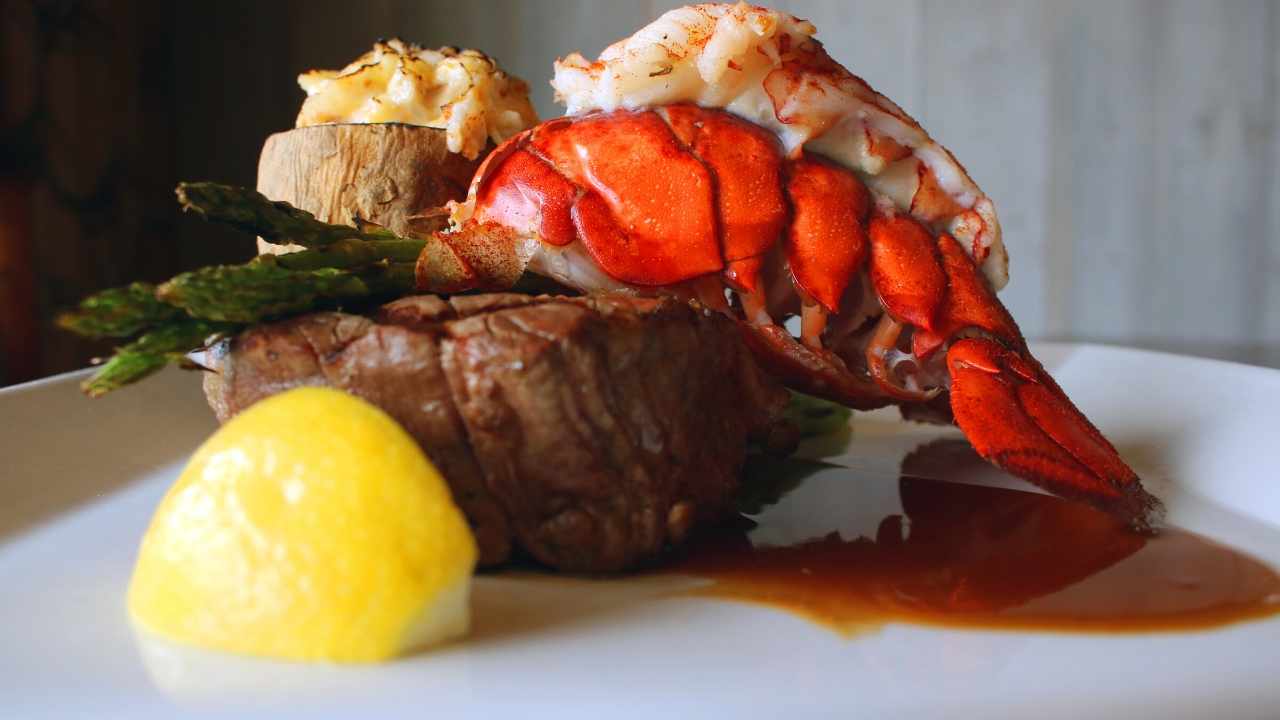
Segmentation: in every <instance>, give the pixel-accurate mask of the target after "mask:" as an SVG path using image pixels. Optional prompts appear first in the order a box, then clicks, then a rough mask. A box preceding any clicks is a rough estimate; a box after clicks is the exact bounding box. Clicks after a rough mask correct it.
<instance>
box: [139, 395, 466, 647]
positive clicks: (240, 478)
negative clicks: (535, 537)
mask: <svg viewBox="0 0 1280 720" xmlns="http://www.w3.org/2000/svg"><path fill="white" fill-rule="evenodd" d="M475 562H476V544H475V539H474V538H473V537H472V534H471V530H470V528H468V526H467V523H466V520H465V519H464V518H463V515H462V513H461V512H460V511H459V510H458V508H457V506H456V505H454V503H453V498H452V496H451V495H450V493H449V488H448V486H447V485H446V484H445V482H444V480H443V478H441V476H440V473H439V472H437V471H436V469H435V468H434V467H433V466H432V465H431V463H430V461H429V460H428V459H427V458H426V456H425V455H424V454H423V453H422V450H421V449H420V448H419V447H418V445H417V444H416V443H415V442H414V441H413V439H412V438H411V437H410V436H409V435H408V433H406V432H405V431H404V430H403V429H402V428H401V427H400V426H399V425H397V424H396V422H395V421H394V420H392V419H391V418H390V417H389V416H387V415H386V414H385V413H384V412H382V411H381V410H379V409H378V408H376V407H374V406H372V405H370V404H369V403H367V402H365V401H363V400H359V399H357V398H355V397H352V396H351V395H347V394H345V393H342V392H339V391H337V390H330V389H322V388H302V389H296V390H290V391H288V392H285V393H282V394H280V395H276V396H274V397H271V398H268V399H266V400H263V401H261V402H259V403H257V404H255V405H254V406H252V407H251V408H249V409H248V410H247V411H245V412H243V413H241V414H240V415H238V416H237V417H235V418H234V419H232V420H231V421H230V422H228V423H227V424H226V425H224V426H223V427H222V428H221V429H220V430H218V432H217V433H215V434H214V435H213V436H212V437H210V438H209V439H208V440H207V441H206V442H205V443H204V445H202V446H201V447H200V449H199V450H197V451H196V454H195V455H194V456H192V458H191V461H190V462H189V463H188V465H187V467H186V469H185V470H184V471H183V472H182V475H181V476H180V477H179V478H178V480H177V482H176V483H174V485H173V487H172V488H170V489H169V492H168V493H167V494H166V495H165V497H164V500H162V501H161V503H160V506H159V507H158V508H157V510H156V513H155V516H154V518H153V519H152V521H151V526H150V528H149V529H148V530H147V533H146V535H145V537H143V539H142V546H141V549H140V551H139V555H138V561H137V565H136V566H135V568H134V573H133V580H132V582H131V584H130V587H129V598H128V605H129V612H130V614H131V616H132V617H133V619H134V622H135V623H136V624H137V625H139V626H141V627H142V628H143V629H145V630H149V631H152V632H154V633H157V634H159V635H161V636H164V637H166V638H168V639H170V640H174V641H177V642H180V643H186V644H191V645H198V646H203V647H208V648H213V649H218V650H226V651H232V652H238V653H245V654H250V655H262V656H270V657H278V658H288V659H296V660H324V661H335V662H372V661H378V660H383V659H387V658H390V657H393V656H395V655H397V654H399V653H402V652H404V651H407V650H410V649H415V648H419V647H423V646H425V645H428V644H433V643H438V642H442V641H445V640H448V639H451V638H455V637H458V636H461V635H463V634H465V633H466V632H467V629H468V626H469V623H470V611H469V594H470V587H471V575H472V572H473V570H474V569H475Z"/></svg>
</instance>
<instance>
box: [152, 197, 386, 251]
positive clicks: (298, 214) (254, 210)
mask: <svg viewBox="0 0 1280 720" xmlns="http://www.w3.org/2000/svg"><path fill="white" fill-rule="evenodd" d="M177 194H178V203H179V204H180V205H182V208H183V209H184V210H192V211H194V212H196V213H198V214H200V215H201V216H203V217H204V218H205V219H206V220H212V221H215V222H220V223H225V224H227V225H231V226H233V227H237V228H240V229H241V230H244V231H245V232H249V233H253V234H255V235H258V236H261V237H262V238H263V239H264V240H267V241H268V242H273V243H280V244H288V243H293V244H295V245H302V246H303V247H308V248H311V247H324V246H325V245H330V244H332V243H335V242H337V241H339V240H345V239H347V238H358V239H361V240H384V239H387V237H388V235H391V233H389V232H386V231H381V232H378V231H369V232H361V231H359V230H357V229H355V228H351V227H347V226H346V225H330V224H329V223H324V222H320V221H319V220H317V219H316V216H315V215H312V214H311V213H309V212H307V211H306V210H299V209H298V208H295V207H293V206H292V205H290V204H289V203H286V202H273V201H271V200H268V199H267V198H266V197H265V196H264V195H262V193H259V192H255V191H253V190H250V189H249V188H242V187H233V186H231V185H219V184H218V183H209V182H197V183H179V184H178V189H177ZM392 237H394V236H393V235H392Z"/></svg>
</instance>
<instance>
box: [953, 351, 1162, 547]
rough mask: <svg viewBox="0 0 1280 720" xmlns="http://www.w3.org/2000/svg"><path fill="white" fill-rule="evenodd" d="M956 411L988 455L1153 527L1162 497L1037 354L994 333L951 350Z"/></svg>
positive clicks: (1070, 494)
mask: <svg viewBox="0 0 1280 720" xmlns="http://www.w3.org/2000/svg"><path fill="white" fill-rule="evenodd" d="M947 370H948V372H949V373H950V376H951V412H952V415H953V416H954V417H955V421H956V424H957V425H959V426H960V429H961V430H962V431H964V434H965V437H966V438H968V440H969V442H970V443H971V444H972V445H973V447H974V449H975V450H976V451H977V452H978V454H979V455H981V456H982V457H983V458H985V459H987V460H988V461H990V462H992V463H994V464H995V465H997V466H999V467H1001V468H1004V469H1005V470H1008V471H1009V472H1011V473H1013V474H1015V475H1017V476H1019V477H1021V478H1024V479H1026V480H1029V481H1031V482H1033V483H1035V484H1036V485H1039V486H1040V487H1043V488H1044V489H1046V490H1048V491H1050V492H1052V493H1054V494H1056V495H1061V496H1063V497H1068V498H1073V499H1077V500H1082V501H1084V502H1088V503H1090V504H1092V505H1094V506H1096V507H1098V508H1100V509H1102V510H1105V511H1107V512H1110V513H1111V514H1113V515H1115V516H1117V517H1120V518H1122V519H1123V520H1125V521H1126V522H1129V523H1130V524H1132V525H1133V526H1134V527H1135V528H1136V529H1139V530H1150V529H1152V528H1153V527H1154V526H1155V525H1156V524H1158V522H1159V519H1160V517H1161V516H1162V515H1163V506H1162V505H1161V503H1160V501H1159V500H1157V499H1156V498H1155V497H1153V496H1152V495H1150V494H1148V493H1147V492H1146V491H1145V490H1143V488H1142V483H1141V482H1140V481H1139V480H1138V476H1137V475H1136V474H1135V473H1134V472H1133V470H1131V469H1130V468H1129V466H1128V465H1126V464H1125V463H1124V461H1123V460H1121V459H1120V455H1119V454H1118V453H1117V452H1116V449H1115V448H1114V447H1112V445H1111V443H1109V442H1107V440H1106V438H1104V437H1103V436H1102V433H1100V432H1098V429H1097V428H1095V427H1094V426H1093V424H1092V423H1090V422H1089V420H1088V419H1086V418H1085V416H1084V415H1083V414H1082V413H1081V412H1080V411H1079V410H1078V409H1076V406H1075V405H1073V404H1072V403H1071V401H1070V400H1069V399H1067V396H1066V394H1065V393H1063V392H1062V389H1061V388H1059V387H1058V385H1057V383H1055V382H1054V381H1053V380H1052V379H1051V378H1050V377H1049V375H1048V373H1046V372H1045V371H1044V369H1043V368H1042V367H1041V366H1040V363H1038V362H1036V361H1035V360H1034V359H1033V358H1031V357H1030V355H1025V356H1024V355H1023V354H1021V353H1017V352H1014V351H1011V350H1009V349H1007V348H1004V347H1002V346H1001V345H1000V344H999V343H997V342H996V341H994V340H991V339H987V338H966V339H963V340H960V341H958V342H956V343H954V344H953V345H952V346H951V348H950V349H949V350H948V351H947Z"/></svg>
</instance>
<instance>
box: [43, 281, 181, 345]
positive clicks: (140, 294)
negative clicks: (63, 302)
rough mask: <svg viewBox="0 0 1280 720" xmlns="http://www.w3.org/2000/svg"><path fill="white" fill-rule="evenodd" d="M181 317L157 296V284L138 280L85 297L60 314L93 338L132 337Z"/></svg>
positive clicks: (66, 324)
mask: <svg viewBox="0 0 1280 720" xmlns="http://www.w3.org/2000/svg"><path fill="white" fill-rule="evenodd" d="M180 317H182V311H181V310H179V309H178V308H176V307H173V306H172V305H169V304H166V303H165V302H163V301H162V300H160V299H159V298H157V297H156V288H155V286H154V285H152V284H151V283H143V282H136V283H132V284H130V285H126V286H124V287H119V288H112V289H110V290H105V291H103V292H100V293H98V294H97V295H91V296H90V297H87V298H85V299H84V300H82V301H81V302H80V305H79V306H78V307H77V309H76V310H73V311H70V312H65V313H62V314H61V315H59V316H58V325H59V327H62V328H64V329H67V330H70V331H72V332H74V333H77V334H79V335H86V336H89V337H129V336H131V335H136V334H138V333H139V332H142V331H143V330H146V329H147V328H149V327H152V326H155V325H159V324H161V323H164V322H168V321H170V320H176V319H178V318H180Z"/></svg>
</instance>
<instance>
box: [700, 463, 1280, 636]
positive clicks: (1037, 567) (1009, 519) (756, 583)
mask: <svg viewBox="0 0 1280 720" xmlns="http://www.w3.org/2000/svg"><path fill="white" fill-rule="evenodd" d="M970 456H972V451H971V450H969V449H968V445H967V444H965V443H962V442H958V441H945V442H939V443H931V444H930V445H927V446H925V447H923V448H921V449H920V450H917V451H916V452H915V453H913V454H912V455H911V456H908V458H906V459H905V460H904V462H903V477H902V478H901V479H900V480H899V482H898V495H899V499H900V501H901V508H902V511H901V513H894V514H890V515H887V516H885V517H883V519H881V520H880V522H879V526H878V527H877V528H875V530H874V533H873V536H871V537H866V536H857V537H848V536H842V535H841V533H839V532H825V533H815V534H811V535H809V536H808V537H810V538H813V539H808V540H804V541H801V542H797V543H792V544H783V545H765V544H760V545H756V544H753V542H752V537H753V536H756V537H758V536H760V535H767V534H768V533H767V532H766V533H762V532H761V531H762V530H767V529H768V525H769V523H770V511H769V510H765V511H764V512H762V513H761V515H760V516H759V518H758V520H759V525H758V526H757V527H755V528H753V529H752V531H750V532H747V531H741V530H740V531H737V532H731V533H725V534H720V535H716V536H712V537H708V538H704V539H703V541H702V542H700V543H696V544H695V545H694V546H693V547H692V548H691V550H690V552H689V553H688V555H687V556H686V557H685V558H684V560H683V561H682V562H681V563H679V564H678V565H677V566H676V568H675V570H676V571H677V572H682V573H688V574H692V575H697V576H702V577H706V578H709V579H711V580H712V581H713V583H712V584H711V585H710V586H708V587H706V588H703V589H700V590H698V591H696V593H697V594H699V595H710V596H714V597H720V598H727V599H733V600H740V601H747V602H755V603H764V604H768V605H772V606H776V607H780V608H784V609H787V610H790V611H792V612H795V613H798V614H800V615H803V616H804V617H807V618H810V619H812V620H814V621H817V622H820V623H823V624H825V625H828V626H831V627H834V628H838V629H840V630H843V631H849V632H852V631H856V630H859V629H865V628H870V627H876V626H879V625H882V624H884V623H888V622H895V621H902V622H912V623H923V624H930V625H947V626H966V627H982V628H1009V629H1015V628H1022V629H1056V630H1081V631H1129V632H1138V631H1160V630H1176V629H1196V628H1206V627H1213V626H1217V625H1223V624H1227V623H1231V622H1237V621H1241V620H1245V619H1250V618H1258V617H1263V616H1267V615H1271V614H1275V613H1277V612H1280V575H1277V573H1276V572H1275V571H1273V570H1272V569H1271V568H1269V567H1268V566H1266V565H1265V564H1263V563H1261V562H1259V561H1258V560H1256V559H1254V558H1252V557H1249V556H1247V555H1244V554H1242V553H1240V552H1238V551H1236V550H1233V549H1231V548H1228V547H1225V546H1223V545H1219V544H1217V543H1214V542H1212V541H1209V540H1207V539H1205V538H1202V537H1200V536H1198V535H1195V534H1193V533H1189V532H1186V531H1183V530H1179V529H1176V528H1168V529H1166V530H1165V531H1163V532H1162V533H1161V534H1160V535H1159V536H1156V537H1148V536H1144V535H1138V534H1135V533H1133V532H1130V531H1129V530H1128V529H1126V528H1125V527H1123V526H1122V525H1121V524H1120V523H1118V522H1116V521H1115V520H1113V519H1112V518H1111V517H1110V516H1107V515H1104V514H1103V513H1100V512H1098V511H1096V510H1093V509H1092V508H1089V507H1086V506H1084V505H1081V504H1078V503H1073V502H1067V501H1064V500H1060V499H1058V498H1054V497H1051V496H1047V495H1038V494H1032V493H1027V492H1021V491H1016V490H1006V489H1001V488H993V487H985V486H977V485H963V484H956V483H947V482H940V481H935V480H925V479H920V478H917V477H912V475H913V472H912V470H913V468H915V467H925V466H928V465H936V464H937V463H938V462H939V460H940V459H942V458H945V459H946V462H948V463H951V462H956V461H959V462H967V461H968V459H969V457H970ZM972 457H973V459H974V461H977V462H981V461H980V460H976V456H972ZM827 530H830V528H827Z"/></svg>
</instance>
